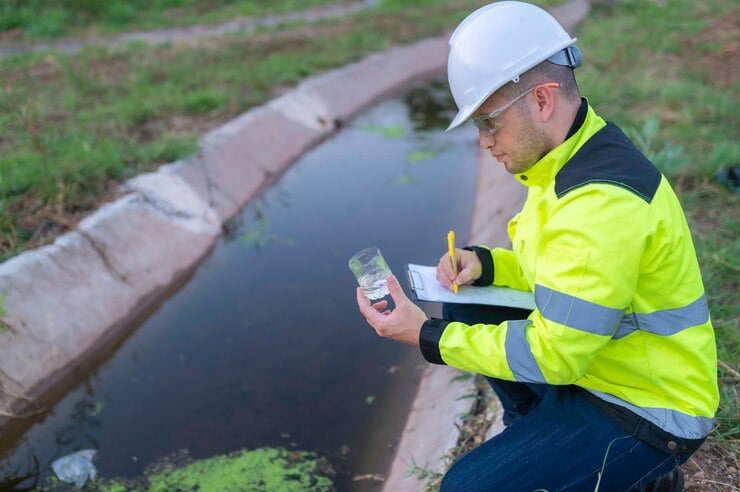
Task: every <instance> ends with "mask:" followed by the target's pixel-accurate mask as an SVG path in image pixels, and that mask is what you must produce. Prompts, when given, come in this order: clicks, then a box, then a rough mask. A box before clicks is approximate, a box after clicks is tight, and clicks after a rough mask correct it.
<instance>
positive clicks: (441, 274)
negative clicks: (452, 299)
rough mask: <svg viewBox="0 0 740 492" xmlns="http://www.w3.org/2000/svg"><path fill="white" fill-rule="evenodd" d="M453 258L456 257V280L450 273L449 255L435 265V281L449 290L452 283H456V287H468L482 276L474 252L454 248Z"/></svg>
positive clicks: (481, 269)
mask: <svg viewBox="0 0 740 492" xmlns="http://www.w3.org/2000/svg"><path fill="white" fill-rule="evenodd" d="M455 256H457V279H455V276H454V275H453V273H452V262H450V254H449V253H447V254H445V255H444V256H443V257H442V258H440V259H439V263H438V264H437V280H438V281H439V283H440V284H442V285H444V286H445V287H447V288H448V289H450V290H452V282H455V281H457V285H470V284H472V283H473V282H475V281H476V280H478V278H479V277H480V276H481V275H482V274H483V267H482V266H481V264H480V260H479V259H478V255H477V254H475V252H474V251H468V250H467V249H457V248H455Z"/></svg>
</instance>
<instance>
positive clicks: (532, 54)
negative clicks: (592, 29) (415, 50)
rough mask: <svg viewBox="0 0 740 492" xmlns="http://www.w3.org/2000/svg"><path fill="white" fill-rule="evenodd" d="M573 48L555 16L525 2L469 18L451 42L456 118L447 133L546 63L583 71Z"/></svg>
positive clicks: (449, 69) (503, 4) (449, 61)
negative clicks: (508, 85)
mask: <svg viewBox="0 0 740 492" xmlns="http://www.w3.org/2000/svg"><path fill="white" fill-rule="evenodd" d="M575 42H576V39H575V38H571V37H570V35H569V34H568V33H567V32H565V29H563V27H562V26H561V25H560V24H559V23H558V21H556V20H555V18H554V17H553V16H552V15H550V14H549V13H547V12H546V11H544V10H543V9H541V8H539V7H537V6H535V5H530V4H528V3H524V2H511V1H505V2H496V3H492V4H490V5H486V6H485V7H481V8H479V9H478V10H476V11H475V12H473V13H472V14H470V15H469V16H467V17H466V18H465V20H463V21H462V22H461V23H460V25H459V26H457V29H455V32H453V33H452V37H450V55H449V58H448V59H447V78H448V81H449V83H450V90H451V91H452V97H453V98H454V99H455V103H456V104H457V109H458V113H457V115H456V116H455V118H454V119H453V120H452V123H450V126H449V128H447V131H449V130H452V129H453V128H455V127H457V126H459V125H460V124H461V123H462V122H463V121H465V120H466V119H468V118H469V117H470V116H471V115H472V114H473V112H474V111H475V110H476V109H477V108H479V107H480V106H481V105H482V104H483V103H484V102H485V100H486V99H488V97H489V96H490V95H491V94H493V93H494V92H495V91H496V90H497V89H499V88H500V87H502V86H503V85H504V84H506V83H507V82H509V81H514V82H517V81H518V80H519V79H518V78H519V75H521V74H523V73H524V72H526V71H527V70H529V69H530V68H532V67H534V66H535V65H537V64H539V63H540V62H542V61H544V60H548V59H549V60H550V61H552V62H553V63H558V64H559V65H566V66H569V67H572V68H575V67H577V66H579V65H580V64H581V54H580V52H579V51H578V48H576V47H575V46H571V45H572V44H573V43H575Z"/></svg>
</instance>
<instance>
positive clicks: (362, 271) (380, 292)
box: [349, 247, 391, 301]
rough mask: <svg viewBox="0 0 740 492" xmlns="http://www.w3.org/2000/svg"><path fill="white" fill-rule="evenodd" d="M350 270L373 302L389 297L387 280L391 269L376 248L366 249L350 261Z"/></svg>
mask: <svg viewBox="0 0 740 492" xmlns="http://www.w3.org/2000/svg"><path fill="white" fill-rule="evenodd" d="M349 269H350V270H352V273H354V274H355V278H356V279H357V283H358V284H360V287H362V290H363V292H365V295H366V296H367V298H368V299H370V300H371V301H374V300H378V299H382V298H383V297H385V296H387V295H388V293H389V292H388V284H387V283H386V278H387V277H388V275H390V274H391V269H390V268H388V264H387V263H386V262H385V259H384V258H383V255H382V254H381V252H380V250H379V249H378V248H376V247H370V248H365V249H363V250H362V251H360V252H359V253H357V254H356V255H354V256H353V257H352V258H351V259H350V260H349Z"/></svg>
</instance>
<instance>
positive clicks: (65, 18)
mask: <svg viewBox="0 0 740 492" xmlns="http://www.w3.org/2000/svg"><path fill="white" fill-rule="evenodd" d="M341 3H352V0H209V1H207V2H202V1H199V0H156V1H151V0H105V1H91V0H64V1H59V0H57V1H49V0H4V1H3V2H2V4H1V5H0V34H2V33H3V32H4V31H5V32H7V31H15V33H16V36H15V37H16V38H20V40H39V39H55V38H61V37H85V36H92V35H106V34H116V33H121V32H126V31H138V30H151V29H162V28H172V27H185V26H190V25H194V24H211V23H218V22H224V21H229V20H232V19H233V18H234V17H236V16H264V15H268V14H278V13H284V12H290V11H294V10H304V9H308V8H310V7H316V6H320V5H325V4H341Z"/></svg>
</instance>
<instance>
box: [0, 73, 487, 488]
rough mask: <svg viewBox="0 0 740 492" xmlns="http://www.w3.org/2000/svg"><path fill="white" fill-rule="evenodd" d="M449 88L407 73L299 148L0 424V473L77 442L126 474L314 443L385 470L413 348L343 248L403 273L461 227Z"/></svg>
mask: <svg viewBox="0 0 740 492" xmlns="http://www.w3.org/2000/svg"><path fill="white" fill-rule="evenodd" d="M452 106H453V105H452V102H451V101H450V100H449V99H448V96H447V89H446V88H445V85H444V84H442V83H425V84H421V85H418V86H415V87H413V88H412V89H410V90H408V91H406V92H405V93H404V94H402V95H401V96H400V97H399V98H396V99H392V100H388V101H385V102H383V103H381V104H379V105H377V106H376V107H374V108H372V109H371V110H368V111H366V112H365V113H364V114H362V115H361V116H359V117H358V118H356V119H355V120H354V121H353V122H351V123H350V124H348V125H347V127H345V128H344V129H342V131H340V132H339V133H338V134H336V135H335V136H334V137H333V138H331V139H330V140H328V141H326V142H324V143H323V144H322V145H320V146H319V147H317V148H316V149H314V150H312V151H311V152H309V153H307V154H306V155H305V156H303V157H302V158H301V159H300V160H299V161H298V162H297V163H296V164H295V165H294V166H293V167H292V168H291V169H290V170H289V171H288V172H287V173H286V174H285V175H284V176H282V177H281V178H280V179H279V180H278V181H277V182H276V183H275V184H274V185H273V186H272V187H271V188H270V189H268V190H266V191H265V192H264V193H263V194H262V195H261V196H260V197H259V198H258V199H257V200H253V201H252V202H251V203H250V204H249V205H248V206H247V207H246V209H245V210H244V211H243V213H242V214H241V215H240V216H239V217H238V218H236V219H234V220H232V221H231V222H230V223H228V224H227V227H226V228H225V233H224V235H223V237H222V238H221V239H220V240H219V242H218V244H217V245H216V247H215V248H214V250H213V251H212V253H211V254H210V256H209V257H208V258H207V259H206V260H205V261H204V262H203V263H202V264H201V265H200V266H199V267H198V269H197V270H196V271H195V272H194V273H193V274H192V276H191V277H190V278H189V279H188V281H187V282H186V283H185V284H184V285H182V286H181V287H180V288H179V289H177V291H176V292H174V293H173V294H172V295H171V296H170V297H169V298H168V299H167V300H166V301H164V302H163V303H162V304H161V305H160V306H159V307H158V308H157V309H156V310H155V311H154V312H152V313H150V315H148V317H146V319H144V320H141V322H140V323H139V324H138V325H137V326H135V327H132V328H131V330H130V331H129V333H130V334H129V336H127V337H126V339H125V340H123V341H122V342H121V343H120V344H118V345H117V346H116V347H115V349H114V350H112V351H111V352H110V354H107V355H106V357H105V359H104V360H102V361H101V362H100V363H98V364H96V366H95V367H93V368H92V369H91V370H89V371H85V372H84V373H80V374H78V375H77V377H76V379H75V380H74V381H72V382H71V383H70V384H69V385H68V387H67V388H66V389H65V392H64V393H63V394H58V395H57V396H56V397H54V398H53V399H52V400H50V401H48V402H46V403H47V409H46V411H45V412H43V413H41V414H39V415H36V416H34V417H32V418H29V419H24V420H21V421H18V422H16V423H15V424H14V425H10V426H8V427H7V428H5V429H3V434H4V435H3V436H2V442H1V443H0V446H1V447H0V453H2V458H1V459H0V476H1V477H2V481H1V482H0V487H4V488H6V489H9V490H29V489H32V488H33V487H35V486H36V485H37V484H40V483H43V481H44V480H46V477H47V476H49V475H50V474H51V470H50V463H51V462H52V461H53V460H54V459H56V458H59V457H61V456H64V455H66V454H69V453H72V452H74V451H76V450H79V449H83V448H92V449H96V450H97V458H96V461H95V464H96V466H97V469H98V473H99V475H100V476H101V477H106V478H113V477H124V478H125V477H135V476H140V475H141V474H142V473H144V470H145V468H146V467H147V466H148V465H150V464H151V463H153V462H156V461H158V460H161V459H162V458H163V457H166V456H171V455H172V454H173V453H187V454H188V455H189V456H190V457H192V458H193V459H204V458H209V457H211V456H215V455H219V454H224V453H231V452H234V451H237V450H241V449H255V448H260V447H267V446H269V447H279V448H285V449H288V450H307V451H312V452H314V453H316V454H317V455H318V456H321V457H324V458H326V460H327V461H328V462H329V464H330V465H331V467H332V468H333V469H334V470H335V472H336V476H335V477H334V481H335V485H336V488H337V490H375V489H377V488H378V486H379V485H380V484H379V483H378V482H376V481H374V480H373V479H372V478H370V479H364V480H353V478H355V477H358V476H362V475H372V474H384V473H386V472H387V468H388V466H389V464H390V461H391V459H392V458H393V454H394V450H395V446H396V445H397V442H398V439H399V437H400V436H399V435H400V432H401V431H402V429H403V424H404V422H405V418H406V415H407V412H408V408H409V406H410V404H411V402H412V400H413V398H414V395H415V391H416V385H417V383H418V380H419V377H420V375H421V370H422V369H423V367H424V364H425V363H424V361H423V359H422V358H421V356H420V355H419V354H418V351H417V350H415V349H412V348H408V347H406V346H402V345H400V344H397V343H394V342H390V341H387V340H383V339H381V338H379V337H377V336H376V335H375V333H374V332H373V331H372V329H371V328H370V327H369V326H368V325H367V324H366V322H365V320H364V319H363V318H362V317H361V316H360V315H359V313H358V312H357V308H356V304H355V300H354V296H355V285H356V284H355V280H354V278H353V276H352V274H351V273H350V271H349V270H348V268H347V260H348V259H349V257H350V256H352V254H353V253H355V252H356V251H358V250H360V249H362V248H364V247H366V246H371V245H376V246H378V247H380V249H381V250H382V251H383V253H384V256H385V258H386V260H387V261H388V263H389V265H390V267H391V269H392V270H393V271H394V272H395V273H396V274H397V275H398V276H399V278H401V279H402V282H403V273H404V266H405V264H406V263H408V262H414V263H426V264H436V261H437V259H438V257H439V256H440V255H441V254H442V253H443V252H444V250H445V238H446V233H447V231H448V230H449V229H451V228H454V229H456V230H458V231H461V232H462V231H465V232H467V231H469V230H470V219H471V209H472V203H473V198H474V191H475V179H476V167H477V156H478V152H477V148H476V141H475V138H474V137H475V135H474V133H473V132H472V131H471V132H464V131H462V132H453V133H452V134H444V133H442V131H443V129H444V127H445V126H446V124H447V122H448V121H449V118H450V116H451V113H452ZM460 235H461V236H462V235H463V234H460ZM463 239H464V238H462V237H461V238H460V241H461V242H462V240H463ZM403 283H405V282H403ZM427 307H428V308H429V309H432V310H433V309H436V307H435V306H427ZM429 312H430V313H433V311H429Z"/></svg>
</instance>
